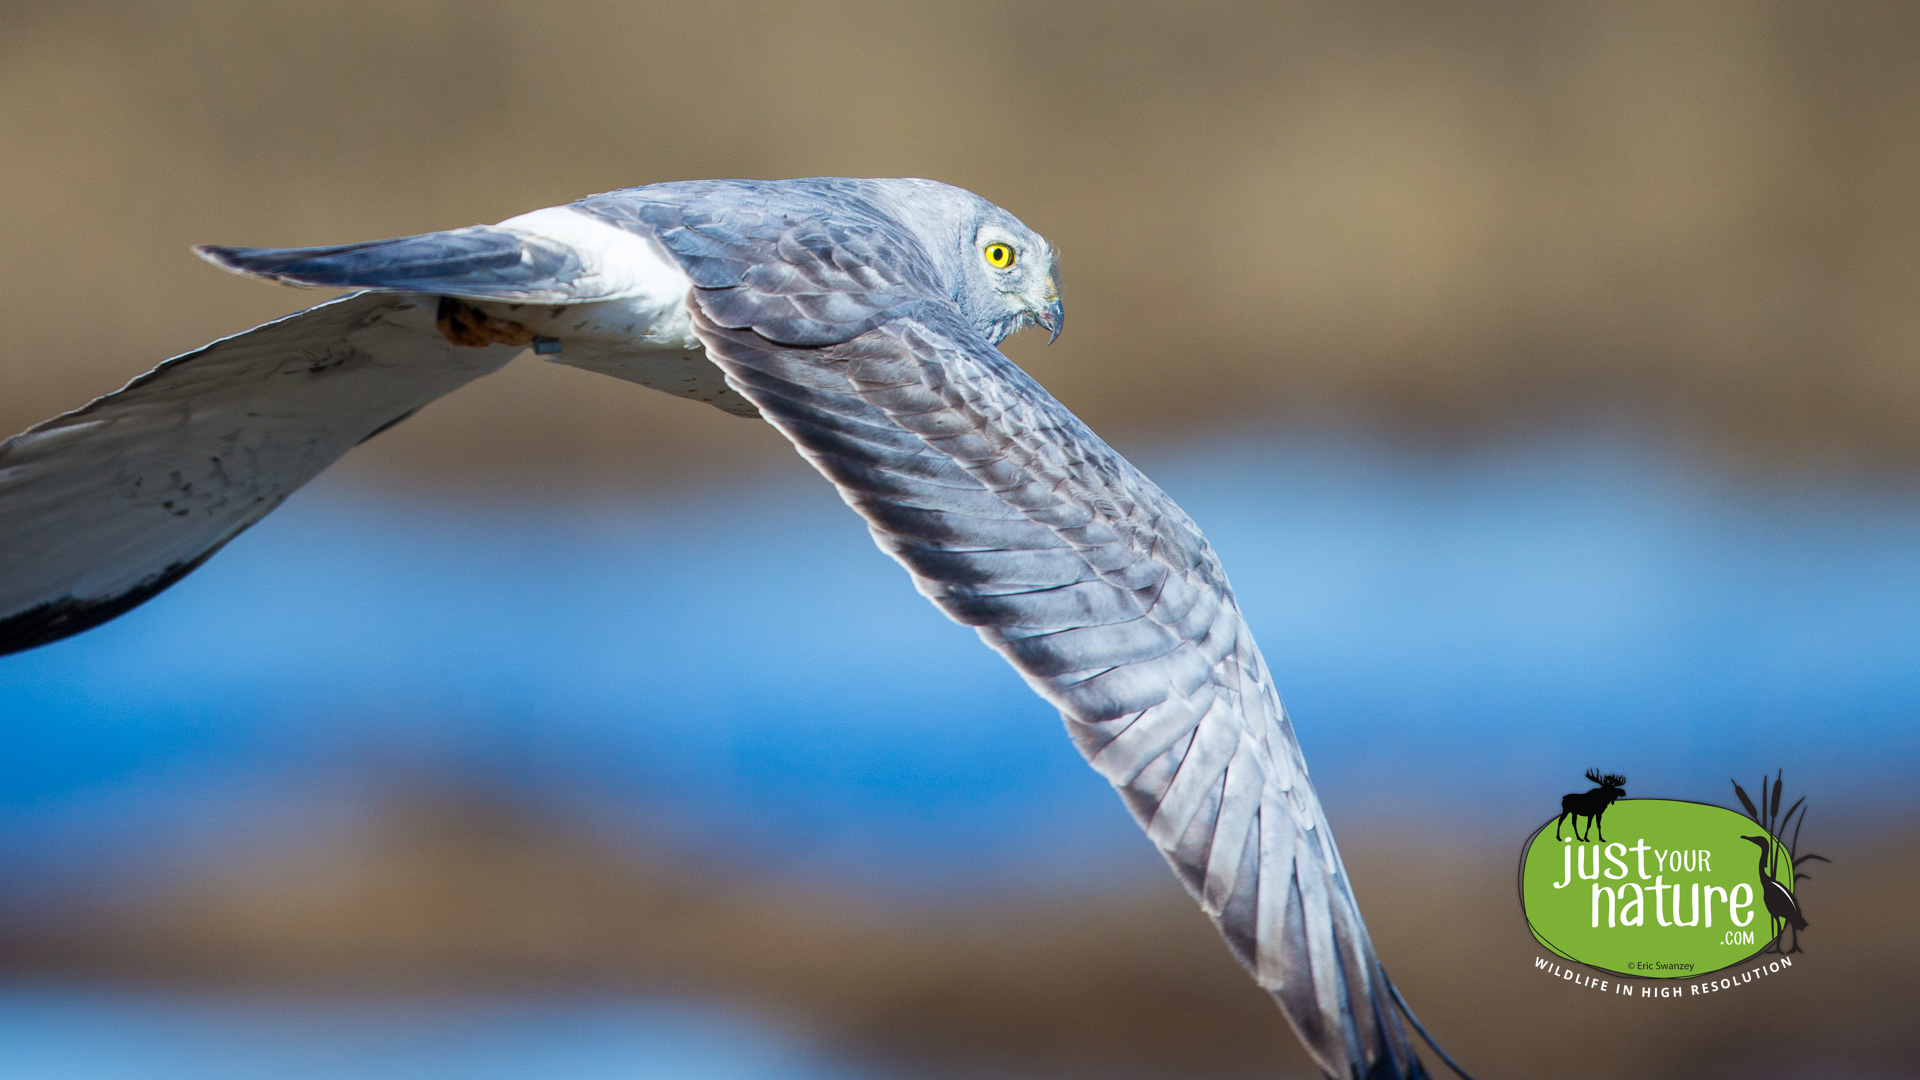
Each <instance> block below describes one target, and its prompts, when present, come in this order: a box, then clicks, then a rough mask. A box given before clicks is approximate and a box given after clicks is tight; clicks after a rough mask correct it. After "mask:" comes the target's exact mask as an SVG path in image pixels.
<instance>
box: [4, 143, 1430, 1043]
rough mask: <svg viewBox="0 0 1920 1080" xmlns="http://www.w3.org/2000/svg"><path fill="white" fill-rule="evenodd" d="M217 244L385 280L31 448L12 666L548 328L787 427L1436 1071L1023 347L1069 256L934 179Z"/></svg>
mask: <svg viewBox="0 0 1920 1080" xmlns="http://www.w3.org/2000/svg"><path fill="white" fill-rule="evenodd" d="M198 250H199V252H200V254H201V255H202V256H203V257H205V258H207V259H208V260H210V261H212V262H214V263H216V264H218V265H220V266H222V267H225V268H227V269H229V270H232V271H234V272H236V273H241V274H249V275H253V276H257V277H264V278H268V279H271V280H273V281H278V282H283V283H286V284H291V285H305V286H320V287H328V288H348V289H357V290H362V291H358V292H355V293H352V294H350V295H347V296H343V297H341V298H339V299H337V300H333V301H330V302H328V303H324V304H321V305H319V306H317V307H313V308H309V309H308V310H306V311H302V312H300V313H298V314H295V315H289V316H287V317H286V318H283V319H279V320H276V321H274V322H270V323H267V324H265V325H263V326H259V327H255V328H254V329H252V330H248V331H246V332H245V333H241V334H236V335H234V336H232V337H228V338H222V339H221V340H219V341H216V342H214V343H213V344H211V345H208V346H206V347H204V348H201V349H197V350H195V351H193V352H190V353H187V354H185V355H183V356H179V357H175V358H174V359H172V360H169V361H167V362H166V363H164V364H161V365H160V366H159V367H157V368H155V369H154V370H152V371H150V372H148V373H147V374H145V375H142V376H140V377H139V378H137V379H135V380H133V381H132V382H131V383H129V384H127V386H126V387H125V388H124V389H122V390H120V391H118V392H116V393H112V394H109V395H107V396H106V397H103V398H100V399H99V400H97V401H95V402H93V403H92V404H90V405H87V406H86V407H84V408H82V409H79V410H76V411H74V412H71V413H68V414H66V415H65V416H60V417H57V418H55V419H52V420H49V421H47V422H46V423H43V424H40V425H38V426H37V427H34V428H32V429H30V430H28V431H26V432H24V433H22V434H20V435H16V436H14V437H13V438H11V439H9V440H7V441H6V442H5V443H0V654H4V653H9V652H15V651H18V650H21V649H27V648H32V647H34V646H37V645H43V644H46V643H48V642H51V641H55V640H58V639H60V638H63V637H67V636H69V635H71V634H77V633H79V632H81V631H83V630H86V629H88V628H89V627H93V626H96V625H99V624H100V623H103V622H105V621H107V620H109V619H112V618H114V617H116V616H118V615H120V614H123V613H124V612H126V611H128V610H130V609H132V608H133V607H135V606H137V605H139V604H140V603H142V602H144V601H146V600H148V599H150V598H151V597H153V596H154V595H155V594H157V593H159V592H161V591H162V590H164V589H165V588H167V586H169V585H171V584H173V583H174V582H175V581H178V580H179V579H180V578H181V577H183V576H185V575H186V574H188V573H190V572H191V571H192V570H193V569H194V568H195V567H198V566H199V565H200V564H201V563H203V562H205V561H206V560H207V559H208V558H209V557H210V556H212V555H213V553H214V552H216V551H218V550H219V549H220V547H221V546H222V545H224V544H226V543H227V542H228V541H229V540H232V539H233V538H234V537H235V536H237V535H239V534H240V533H241V532H242V531H243V530H245V529H246V528H247V527H248V526H249V525H252V524H253V523H254V522H256V521H258V520H260V519H261V518H262V517H263V516H265V515H266V514H267V513H268V512H269V511H271V510H272V509H273V508H274V507H275V506H278V505H279V504H280V502H281V500H283V499H285V498H286V497H287V496H288V495H289V494H291V493H292V492H293V491H294V490H295V489H297V488H298V487H300V485H302V484H304V483H306V482H307V481H308V480H310V479H312V478H313V477H314V476H316V475H317V474H319V472H320V471H321V470H322V469H324V468H326V467H327V466H328V465H330V464H332V463H333V462H334V461H335V460H336V459H338V458H339V457H340V456H341V455H342V454H345V453H346V452H347V451H348V450H350V449H352V448H353V447H354V446H355V445H356V444H358V443H361V442H364V441H365V440H367V439H368V438H371V437H372V436H373V435H376V434H378V433H379V432H381V431H383V430H385V429H386V428H388V427H391V426H392V425H394V424H397V423H399V422H400V421H402V420H404V419H406V418H407V417H408V416H411V415H412V414H413V413H414V412H415V411H416V410H418V409H420V408H421V407H422V406H424V405H426V404H427V403H428V402H430V401H432V400H434V399H435V398H438V397H440V396H441V395H443V394H446V393H449V392H451V391H453V390H455V389H458V388H459V387H461V386H463V385H465V384H466V383H468V382H470V381H472V380H473V379H477V378H479V377H480V376H482V375H485V374H487V373H489V372H492V371H494V370H497V369H498V368H500V367H501V366H502V365H504V364H505V363H506V362H507V361H508V360H510V359H512V358H513V357H514V356H516V355H518V354H519V353H520V352H522V351H523V350H524V349H526V348H528V347H531V348H532V350H533V351H534V352H536V353H538V354H541V355H543V356H545V357H546V358H547V359H550V360H553V361H556V362H559V363H563V364H570V365H572V366H575V367H580V368H586V369H588V370H591V371H599V372H603V373H605V374H608V375H612V376H615V377H617V378H621V379H626V380H629V381H631V382H637V383H640V384H641V385H643V386H650V387H653V388H655V389H659V390H665V391H667V392H668V393H672V394H678V395H681V396H683V397H690V398H695V399H697V400H700V401H705V402H707V403H709V404H711V405H714V406H716V407H718V408H720V409H722V410H725V411H726V412H729V413H735V414H738V415H741V416H759V417H761V418H762V419H764V420H766V421H767V422H769V423H771V424H773V425H774V426H775V427H776V428H778V429H779V430H780V432H781V433H782V434H783V435H785V436H786V437H787V438H788V439H789V440H791V441H792V443H793V445H794V448H795V449H797V450H798V451H799V452H800V453H801V455H802V456H803V457H805V458H806V459H807V461H808V462H810V463H811V464H812V465H813V466H814V468H816V469H818V470H819V471H820V473H821V474H822V475H824V476H825V477H826V478H827V479H828V480H830V481H831V482H832V483H833V485H834V487H835V488H837V489H838V491H839V493H840V497H841V498H842V499H844V500H845V501H846V503H847V505H849V506H851V507H852V508H853V509H854V510H855V511H857V512H858V513H859V514H860V515H861V516H862V517H863V518H865V519H866V521H867V525H868V527H869V529H870V530H871V531H872V534H873V538H874V541H875V542H876V543H877V544H879V546H880V548H881V550H883V551H885V552H886V553H887V554H888V555H891V556H893V558H895V559H896V560H898V561H899V562H900V564H901V565H903V566H905V567H906V568H907V572H908V573H909V574H910V575H911V576H912V578H913V583H914V585H915V587H917V588H918V589H919V590H920V592H921V593H922V594H923V595H925V596H926V597H927V598H928V599H930V600H932V601H933V602H934V603H935V604H936V605H938V606H939V607H940V609H941V610H942V611H945V612H946V613H947V615H949V616H950V617H952V618H953V619H954V620H956V621H958V622H960V623H963V624H965V625H967V626H971V627H973V628H974V629H975V630H976V631H977V632H978V633H979V635H980V637H981V639H982V640H983V641H985V642H986V643H987V644H988V645H990V646H992V647H993V648H994V649H995V650H997V651H998V652H999V653H1000V654H1001V655H1002V656H1004V657H1005V658H1006V659H1007V661H1008V662H1009V663H1010V664H1012V665H1013V667H1014V668H1015V669H1016V670H1018V671H1019V672H1020V674H1021V676H1022V677H1024V678H1025V679H1026V681H1027V683H1028V685H1030V686H1031V687H1032V688H1033V689H1034V691H1035V692H1036V693H1038V694H1039V695H1040V696H1041V697H1043V698H1045V699H1046V700H1047V701H1048V702H1050V703H1052V704H1053V705H1054V706H1056V707H1057V708H1059V709H1060V711H1061V714H1062V716H1063V717H1064V719H1065V721H1066V727H1067V731H1068V734H1069V735H1070V736H1071V737H1072V739H1073V741H1074V744H1075V745H1076V746H1078V747H1079V748H1080V752H1081V753H1082V754H1084V755H1085V756H1086V758H1087V761H1088V762H1089V763H1090V764H1091V765H1092V766H1093V767H1094V768H1095V769H1096V770H1098V771H1099V772H1100V774H1101V775H1103V776H1105V777H1106V778H1107V779H1108V780H1109V781H1111V782H1112V784H1113V786H1114V787H1115V788H1116V789H1117V790H1118V791H1119V793H1120V796H1121V798H1122V800H1123V801H1124V802H1125V803H1126V805H1127V808H1128V809H1129V810H1131V811H1132V812H1133V815H1134V817H1135V819H1136V820H1138V821H1139V823H1140V825H1141V827H1142V828H1144V829H1145V830H1146V832H1147V835H1148V836H1149V837H1150V838H1152V840H1153V842H1154V844H1155V845H1156V846H1157V847H1158V848H1159V849H1160V852H1161V853H1162V854H1163V855H1165V856H1166V858H1167V861H1168V862H1169V863H1170V864H1172V866H1173V869H1174V871H1175V873H1176V874H1178V875H1179V878H1180V880H1181V882H1182V883H1183V884H1185V885H1186V887H1187V889H1188V891H1189V892H1191V893H1192V894H1193V896H1194V898H1195V899H1196V900H1197V901H1199V903H1200V905H1201V907H1202V908H1204V909H1205V910H1206V912H1207V914H1208V915H1209V916H1211V917H1212V919H1213V921H1214V924H1215V925H1216V926H1218V927H1219V929H1220V932H1221V934H1222V935H1223V936H1224V937H1225V938H1226V941H1227V944H1228V946H1229V947H1230V948H1231V949H1232V951H1233V954H1234V955H1235V956H1236V957H1238V958H1239V959H1240V961H1241V963H1243V964H1245V965H1246V967H1247V969H1248V971H1250V972H1251V973H1252V975H1253V977H1254V978H1255V979H1256V980H1257V981H1258V982H1259V984H1260V985H1261V986H1262V987H1264V988H1265V989H1266V990H1267V991H1269V992H1270V993H1271V994H1272V995H1273V996H1274V998H1275V999H1276V1000H1277V1001H1278V1002H1279V1005H1280V1008H1281V1010H1282V1011H1283V1012H1284V1013H1285V1014H1286V1017H1287V1019H1288V1020H1289V1021H1291V1022H1292V1024H1293V1027H1294V1030H1295V1031H1296V1032H1297V1033H1298V1034H1299V1036H1300V1039H1301V1041H1302V1042H1303V1043H1304V1044H1305V1045H1306V1048H1307V1050H1308V1052H1309V1053H1310V1054H1312V1056H1313V1058H1314V1060H1315V1061H1316V1062H1317V1063H1318V1064H1319V1066H1320V1068H1321V1069H1323V1070H1324V1071H1325V1072H1326V1073H1327V1074H1328V1075H1329V1076H1333V1077H1340V1078H1357V1077H1367V1078H1384V1077H1393V1078H1406V1077H1421V1076H1425V1075H1427V1074H1426V1072H1425V1070H1424V1069H1423V1068H1422V1066H1421V1063H1420V1061H1419V1059H1418V1057H1417V1056H1416V1055H1415V1053H1414V1051H1413V1048H1412V1045H1411V1044H1410V1042H1409V1040H1408V1037H1407V1035H1406V1033H1405V1031H1404V1029H1403V1028H1402V1026H1401V1023H1400V1017H1399V1016H1398V1015H1396V1013H1395V1009H1396V1006H1397V1007H1398V1008H1400V1009H1402V1010H1404V1009H1405V1003H1404V1001H1402V1000H1401V999H1400V998H1399V995H1398V992H1397V991H1395V990H1394V989H1393V986H1392V984H1391V982H1389V981H1388V979H1387V976H1386V972H1385V971H1384V970H1383V969H1382V967H1381V965H1380V961H1379V959H1378V958H1377V957H1376V956H1375V955H1374V950H1373V945H1372V943H1371V941H1370V940H1369V939H1368V936H1367V928H1366V924H1365V923H1364V922H1363V921H1362V920H1361V917H1360V908H1359V905H1358V903H1357V902H1356V901H1355V899H1354V895H1353V890H1352V888H1351V886H1350V885H1349V882H1348V880H1347V875H1346V871H1345V869H1344V868H1343V866H1342V865H1341V862H1340V854H1339V851H1338V850H1337V849H1336V848H1335V846H1334V842H1333V835H1332V832H1331V831H1330V829H1329V828H1328V826H1327V819H1326V816H1325V814H1324V813H1323V812H1322V810H1321V807H1320V800H1319V798H1318V797H1317V796H1316V795H1315V793H1314V790H1313V786H1312V784H1311V783H1309V781H1308V779H1307V768H1306V763H1305V762H1304V761H1303V760H1302V759H1301V756H1300V747H1299V744H1298V742H1297V741H1296V739H1295V737H1294V732H1293V726H1292V724H1291V723H1290V721H1289V720H1288V719H1287V714H1286V711H1285V710H1284V709H1283V708H1282V707H1281V704H1280V698H1279V696H1278V694H1277V693H1276V692H1275V690H1274V685H1273V679H1272V677H1271V676H1270V675H1269V673H1268V671H1267V665H1266V663H1265V661H1264V660H1263V659H1262V658H1261V655H1260V650H1259V648H1258V647H1256V646H1255V645H1254V642H1253V635H1252V634H1251V633H1250V632H1249V631H1248V629H1247V624H1246V621H1245V620H1244V619H1243V618H1242V616H1241V613H1240V608H1239V605H1238V604H1237V603H1236V602H1235V600H1234V596H1233V592H1232V591H1231V590H1230V589H1229V588H1228V586H1227V578H1226V574H1225V572H1224V571H1222V569H1221V567H1220V561H1219V559H1217V558H1216V557H1215V555H1214V552H1213V549H1212V548H1211V547H1210V546H1208V544H1207V541H1206V538H1205V537H1203V536H1202V535H1201V534H1200V530H1199V528H1198V527H1197V526H1196V525H1195V524H1194V523H1193V521H1192V520H1191V519H1190V518H1188V517H1187V515H1186V514H1185V513H1184V512H1183V511H1182V510H1181V509H1180V508H1179V507H1178V506H1176V505H1175V504H1174V502H1173V500H1172V499H1170V498H1168V497H1167V495H1166V493H1165V492H1163V491H1161V490H1160V489H1159V488H1158V487H1156V486H1154V484H1153V482H1152V481H1150V480H1148V479H1147V478H1146V477H1145V476H1144V475H1142V474H1141V473H1140V471H1139V470H1138V469H1135V468H1134V467H1133V465H1132V464H1130V463H1129V462H1128V461H1127V460H1126V459H1125V458H1123V457H1121V456H1120V455H1119V454H1118V453H1116V452H1114V450H1113V449H1112V448H1111V447H1109V446H1108V445H1107V444H1106V443H1105V442H1102V441H1101V439H1100V437H1099V436H1097V435H1095V434H1094V433H1093V432H1092V431H1091V430H1089V429H1088V428H1087V426H1086V425H1085V424H1083V423H1081V421H1080V419H1079V418H1078V417H1076V416H1074V415H1073V414H1072V413H1071V412H1069V411H1068V410H1067V408H1066V407H1065V406H1063V405H1061V404H1060V402H1058V401H1056V400H1054V398H1053V397H1052V396H1051V395H1050V394H1048V393H1047V392H1046V390H1045V389H1043V388H1042V387H1041V386H1040V385H1039V384H1038V383H1036V382H1035V381H1034V380H1033V379H1032V378H1031V377H1029V376H1028V375H1027V374H1026V372H1024V371H1022V370H1021V369H1020V368H1019V367H1017V366H1015V365H1014V364H1013V363H1012V362H1011V361H1010V360H1008V359H1007V358H1006V357H1005V356H1004V355H1002V354H1001V353H1000V351H999V350H998V348H997V347H996V346H997V345H998V344H999V342H1000V341H1002V340H1003V339H1005V338H1006V337H1007V336H1008V335H1010V334H1012V333H1014V332H1015V331H1018V330H1021V329H1023V328H1026V327H1032V326H1039V327H1043V328H1045V329H1046V330H1048V331H1049V332H1050V333H1052V334H1056V335H1057V334H1058V333H1059V331H1060V326H1061V317H1062V311H1061V304H1060V295H1059V287H1058V284H1057V267H1056V258H1055V255H1054V252H1053V249H1052V248H1051V247H1050V246H1049V245H1048V244H1047V242H1046V241H1045V240H1043V239H1042V238H1041V237H1040V236H1039V235H1038V234H1036V233H1035V232H1033V231H1032V230H1031V229H1029V228H1027V227H1026V226H1025V225H1023V224H1021V223H1020V221H1019V220H1018V219H1016V218H1015V217H1014V216H1013V215H1012V214H1009V213H1007V212H1006V211H1005V210H1002V209H1001V208H999V207H998V206H995V205H993V204H992V203H989V202H987V201H986V200H985V199H982V198H980V197H979V196H976V195H974V194H972V193H970V192H967V191H963V190H961V189H959V188H954V187H950V186H948V185H945V184H939V183H935V182H932V181H928V180H856V179H842V178H816V179H805V180H782V181H750V180H714V181H695V182H686V183H668V184H655V185H651V186H647V187H639V188H631V189H628V190H624V191H616V192H611V193H608V194H604V195H595V196H592V197H590V198H586V199H581V200H580V201H578V202H575V203H572V204H569V205H567V206H559V207H550V208H547V209H544V210H536V211H534V212H532V213H529V214H524V215H521V216H519V217H515V218H511V219H509V220H507V221H503V222H501V223H500V224H498V225H487V226H475V227H472V228H465V229H455V230H452V231H450V232H439V233H428V234H424V235H420V236H409V237H402V238H399V239H393V240H377V241H373V242H370V243H362V244H348V245H343V246H340V247H324V248H298V249H264V248H229V247H202V248H199V249H198ZM856 647H857V646H856ZM1407 1016H1408V1018H1409V1019H1410V1020H1411V1019H1412V1014H1411V1013H1410V1012H1409V1013H1407ZM1413 1023H1414V1025H1415V1026H1416V1027H1418V1021H1417V1020H1414V1021H1413ZM1422 1034H1424V1032H1422ZM1430 1041H1431V1040H1429V1042H1430ZM1437 1049H1438V1048H1437V1047H1436V1050H1437ZM1442 1056H1443V1057H1444V1054H1443V1055H1442ZM1449 1064H1451V1062H1449Z"/></svg>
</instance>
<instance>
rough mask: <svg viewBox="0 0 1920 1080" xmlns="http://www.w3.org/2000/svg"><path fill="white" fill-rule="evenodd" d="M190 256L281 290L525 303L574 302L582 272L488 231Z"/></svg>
mask: <svg viewBox="0 0 1920 1080" xmlns="http://www.w3.org/2000/svg"><path fill="white" fill-rule="evenodd" d="M194 250H195V251H197V252H199V254H200V256H201V257H202V258H204V259H206V260H207V261H209V262H211V263H213V264H214V265H216V266H219V267H223V268H225V269H227V270H232V271H234V272H235V273H241V274H250V275H253V276H255V277H263V278H266V279H267V280H269V281H277V282H280V283H281V284H283V285H308V286H319V287H324V288H336V289H387V290H392V291H395V292H413V293H449V294H454V295H459V296H465V297H470V298H475V299H491V300H512V301H529V302H535V301H538V302H549V303H555V302H558V303H565V302H570V301H572V300H575V299H577V297H575V296H574V293H573V290H572V288H571V285H572V283H573V282H574V281H575V279H577V278H579V277H580V276H581V274H582V273H583V270H584V268H583V266H582V265H581V262H580V256H579V253H578V252H576V251H575V250H574V249H573V248H572V247H570V246H568V245H566V244H562V243H558V242H556V241H553V240H549V239H546V238H544V237H540V236H535V235H533V234H531V233H526V232H522V231H520V230H517V229H503V228H499V227H497V226H493V225H474V226H470V227H468V228H464V229H449V230H447V231H446V232H436V233H422V234H420V235H418V236H401V237H396V238H393V239H390V240H369V241H366V242H364V243H359V244H341V245H337V246H334V247H312V248H242V247H221V246H219V245H217V244H203V245H201V246H200V247H198V248H195V249H194Z"/></svg>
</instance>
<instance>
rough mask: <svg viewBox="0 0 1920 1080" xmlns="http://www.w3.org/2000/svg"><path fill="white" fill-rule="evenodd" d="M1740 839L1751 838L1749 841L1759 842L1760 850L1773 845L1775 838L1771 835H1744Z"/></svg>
mask: <svg viewBox="0 0 1920 1080" xmlns="http://www.w3.org/2000/svg"><path fill="white" fill-rule="evenodd" d="M1740 839H1742V840H1749V841H1752V842H1753V843H1755V844H1758V845H1760V850H1762V851H1765V850H1767V849H1768V848H1771V847H1772V846H1773V839H1772V838H1771V837H1766V836H1743V837H1741V838H1740Z"/></svg>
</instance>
